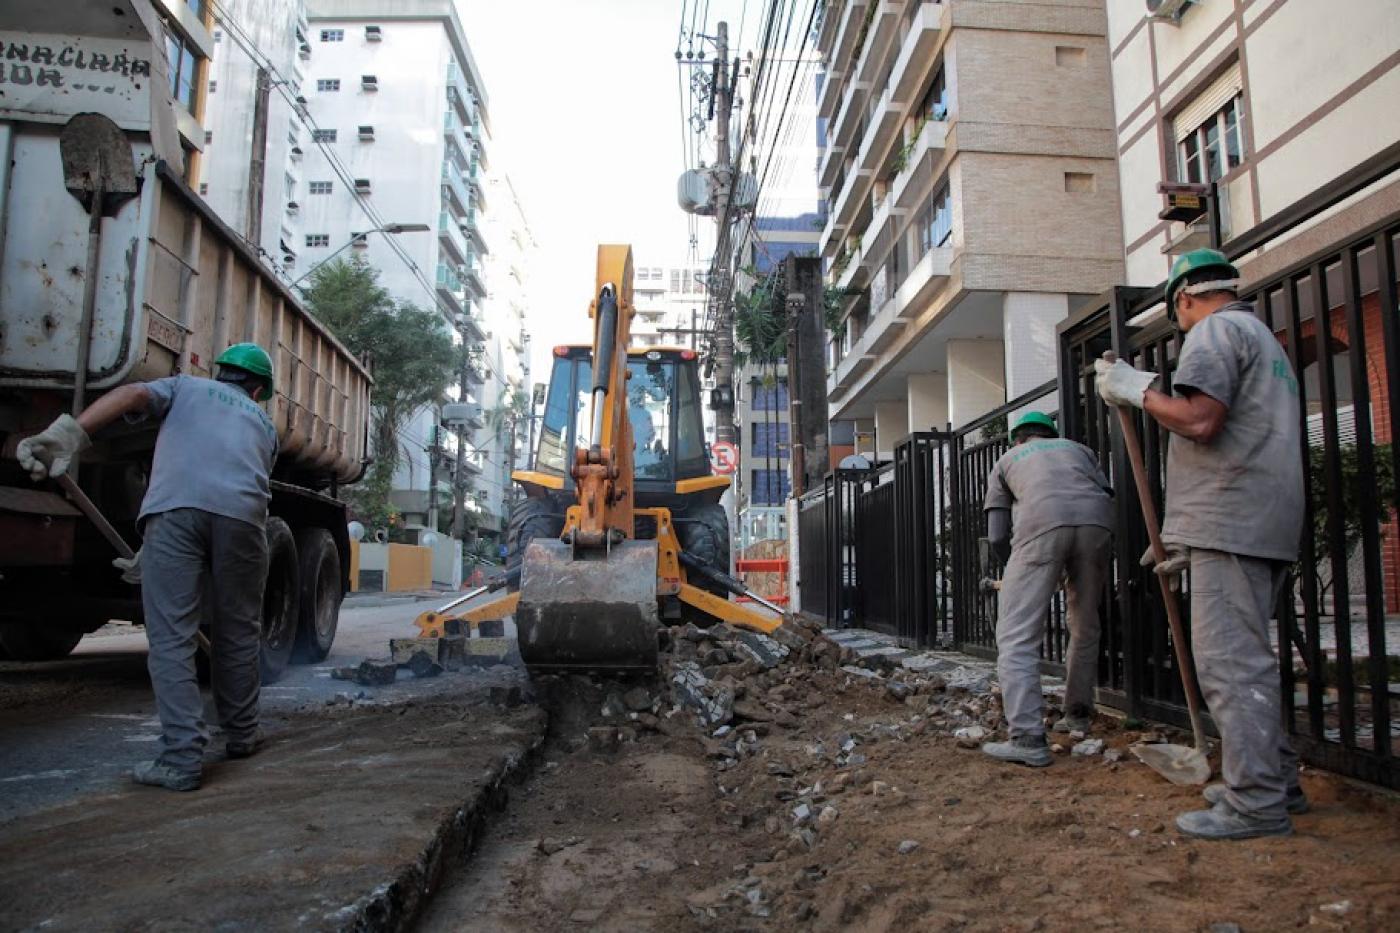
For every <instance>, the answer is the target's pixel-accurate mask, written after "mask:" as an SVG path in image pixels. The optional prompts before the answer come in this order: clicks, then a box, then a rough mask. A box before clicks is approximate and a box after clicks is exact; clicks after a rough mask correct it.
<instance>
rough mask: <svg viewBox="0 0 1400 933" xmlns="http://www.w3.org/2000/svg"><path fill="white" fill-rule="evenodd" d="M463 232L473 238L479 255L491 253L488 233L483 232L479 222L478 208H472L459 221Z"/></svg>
mask: <svg viewBox="0 0 1400 933" xmlns="http://www.w3.org/2000/svg"><path fill="white" fill-rule="evenodd" d="M459 224H460V225H461V228H462V232H463V233H465V234H466V235H467V236H468V237H470V238H471V241H472V244H473V245H474V247H475V252H476V254H477V255H479V256H485V255H489V254H490V252H491V248H490V247H489V246H487V245H486V235H485V234H484V233H482V232H481V224H480V223H478V215H477V212H476V208H471V209H470V210H468V211H467V212H466V214H465V215H464V216H463V217H462V219H461V220H460V221H459Z"/></svg>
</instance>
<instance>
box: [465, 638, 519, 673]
mask: <svg viewBox="0 0 1400 933" xmlns="http://www.w3.org/2000/svg"><path fill="white" fill-rule="evenodd" d="M514 642H515V639H513V638H467V639H464V640H463V642H462V647H463V660H464V661H465V662H466V663H467V664H471V665H474V666H476V667H489V666H491V665H492V664H504V663H506V659H507V658H508V657H509V656H510V649H511V646H512V645H513V644H514Z"/></svg>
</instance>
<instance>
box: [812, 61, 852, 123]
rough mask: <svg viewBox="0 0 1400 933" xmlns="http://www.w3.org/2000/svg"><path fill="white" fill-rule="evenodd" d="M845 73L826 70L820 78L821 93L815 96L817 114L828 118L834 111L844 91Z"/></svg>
mask: <svg viewBox="0 0 1400 933" xmlns="http://www.w3.org/2000/svg"><path fill="white" fill-rule="evenodd" d="M845 82H846V75H845V74H843V73H842V72H839V71H827V72H826V73H825V75H824V76H823V78H822V93H821V96H820V97H818V98H817V116H819V117H823V118H825V119H827V120H830V119H831V118H832V116H833V115H834V114H835V113H836V105H837V104H838V103H840V101H841V95H842V93H843V92H844V91H845Z"/></svg>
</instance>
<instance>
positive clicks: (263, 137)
mask: <svg viewBox="0 0 1400 933" xmlns="http://www.w3.org/2000/svg"><path fill="white" fill-rule="evenodd" d="M271 96H272V79H271V78H270V77H269V76H268V73H267V69H266V68H259V69H258V81H257V86H256V90H255V91H254V92H253V148H252V151H251V152H250V153H249V155H248V205H247V207H248V217H247V223H246V224H245V225H244V226H245V228H246V229H245V233H246V236H247V240H248V242H249V243H252V244H253V245H254V246H256V245H258V243H260V242H261V241H262V209H263V186H264V182H265V179H266V177H267V106H268V100H269V99H270V98H271Z"/></svg>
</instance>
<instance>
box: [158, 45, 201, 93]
mask: <svg viewBox="0 0 1400 933" xmlns="http://www.w3.org/2000/svg"><path fill="white" fill-rule="evenodd" d="M165 55H166V57H167V58H168V59H169V60H170V94H171V96H172V97H174V98H175V99H176V100H178V101H179V102H180V103H181V104H182V105H184V108H185V109H186V110H189V111H193V110H194V73H195V69H197V68H198V67H199V53H198V52H196V51H195V49H194V46H192V45H190V44H189V43H188V42H187V41H185V39H184V38H182V37H181V36H179V35H178V34H176V33H174V32H171V31H170V30H169V29H167V30H166V31H165Z"/></svg>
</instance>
